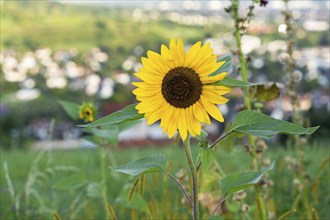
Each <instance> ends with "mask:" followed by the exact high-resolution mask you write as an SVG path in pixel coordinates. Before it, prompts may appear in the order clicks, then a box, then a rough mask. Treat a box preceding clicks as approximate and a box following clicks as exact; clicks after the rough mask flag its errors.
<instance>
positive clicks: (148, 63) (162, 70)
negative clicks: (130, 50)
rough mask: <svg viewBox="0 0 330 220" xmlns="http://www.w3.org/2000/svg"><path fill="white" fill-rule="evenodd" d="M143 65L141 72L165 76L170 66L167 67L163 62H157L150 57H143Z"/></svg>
mask: <svg viewBox="0 0 330 220" xmlns="http://www.w3.org/2000/svg"><path fill="white" fill-rule="evenodd" d="M141 61H142V65H143V67H142V68H140V70H139V72H142V71H144V72H148V73H153V75H159V76H164V75H165V74H166V73H167V72H168V70H169V68H167V67H165V66H164V65H163V64H160V63H156V62H155V61H154V60H150V59H148V58H145V57H142V58H141Z"/></svg>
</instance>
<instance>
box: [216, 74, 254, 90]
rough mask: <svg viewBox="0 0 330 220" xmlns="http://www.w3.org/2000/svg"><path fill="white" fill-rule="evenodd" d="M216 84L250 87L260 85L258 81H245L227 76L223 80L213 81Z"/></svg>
mask: <svg viewBox="0 0 330 220" xmlns="http://www.w3.org/2000/svg"><path fill="white" fill-rule="evenodd" d="M212 85H215V86H228V87H250V86H255V85H258V84H257V83H251V82H244V81H241V80H237V79H233V78H230V77H228V76H226V77H225V78H224V79H223V80H221V81H218V82H215V83H213V84H212Z"/></svg>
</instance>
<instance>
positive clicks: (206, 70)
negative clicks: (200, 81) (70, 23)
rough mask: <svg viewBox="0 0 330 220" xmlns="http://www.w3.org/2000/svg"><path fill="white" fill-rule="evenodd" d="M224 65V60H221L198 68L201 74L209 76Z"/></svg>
mask: <svg viewBox="0 0 330 220" xmlns="http://www.w3.org/2000/svg"><path fill="white" fill-rule="evenodd" d="M222 65H223V62H219V63H214V64H210V65H209V66H205V67H201V68H200V69H199V70H198V71H199V75H200V76H208V75H210V74H211V73H213V72H215V71H216V70H218V69H219V68H220V67H221V66H222Z"/></svg>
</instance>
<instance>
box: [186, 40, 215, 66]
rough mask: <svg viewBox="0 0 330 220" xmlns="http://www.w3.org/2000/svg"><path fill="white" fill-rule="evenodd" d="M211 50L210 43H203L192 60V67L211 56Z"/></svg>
mask: <svg viewBox="0 0 330 220" xmlns="http://www.w3.org/2000/svg"><path fill="white" fill-rule="evenodd" d="M212 52H213V50H212V49H211V48H210V43H207V44H205V45H203V46H202V47H201V48H200V49H199V51H198V54H197V56H196V58H195V59H194V60H193V62H192V64H191V65H192V68H193V67H197V66H198V65H199V64H200V63H203V62H204V61H205V60H208V59H209V58H210V57H211V56H212Z"/></svg>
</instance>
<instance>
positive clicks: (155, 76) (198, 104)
mask: <svg viewBox="0 0 330 220" xmlns="http://www.w3.org/2000/svg"><path fill="white" fill-rule="evenodd" d="M147 56H148V58H145V57H142V65H143V67H141V68H140V69H139V71H138V72H137V73H135V76H136V77H138V78H139V79H141V80H142V81H141V82H133V83H132V84H133V85H134V86H136V87H137V88H136V89H134V90H133V94H134V95H136V99H137V100H138V101H139V102H140V103H139V104H138V105H137V106H136V109H137V110H138V112H139V113H140V114H144V117H145V118H146V119H147V124H148V125H150V124H153V123H155V122H156V121H158V120H160V127H161V128H163V130H164V133H167V134H168V137H169V138H172V137H173V135H174V134H175V132H176V131H177V130H178V131H179V134H180V136H181V138H182V139H183V140H185V139H186V138H187V136H188V133H189V134H190V135H192V136H196V135H199V134H200V132H201V123H205V124H211V121H210V117H209V115H210V116H212V117H213V118H214V119H215V120H217V121H220V122H223V121H224V118H223V116H222V114H221V112H220V110H219V109H218V107H217V106H216V104H223V103H226V102H227V101H228V99H226V98H224V97H223V96H222V95H224V94H226V93H228V92H229V91H230V90H231V89H230V88H229V87H225V86H215V85H212V84H213V83H215V82H218V81H220V80H222V79H223V78H224V77H225V76H226V74H227V73H225V72H223V73H220V74H218V75H210V74H212V73H213V72H215V71H216V70H218V69H219V68H220V67H221V66H222V65H223V64H224V63H225V62H217V56H216V55H213V49H212V48H210V44H209V43H207V44H205V45H203V46H202V44H201V42H197V43H195V44H194V45H193V46H192V47H191V48H190V49H189V50H188V51H187V53H185V51H184V45H183V42H182V40H181V39H179V40H178V41H177V42H176V41H175V40H174V39H171V41H170V46H169V48H168V47H166V46H165V45H162V46H161V53H160V54H158V53H155V52H153V51H148V52H147Z"/></svg>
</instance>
